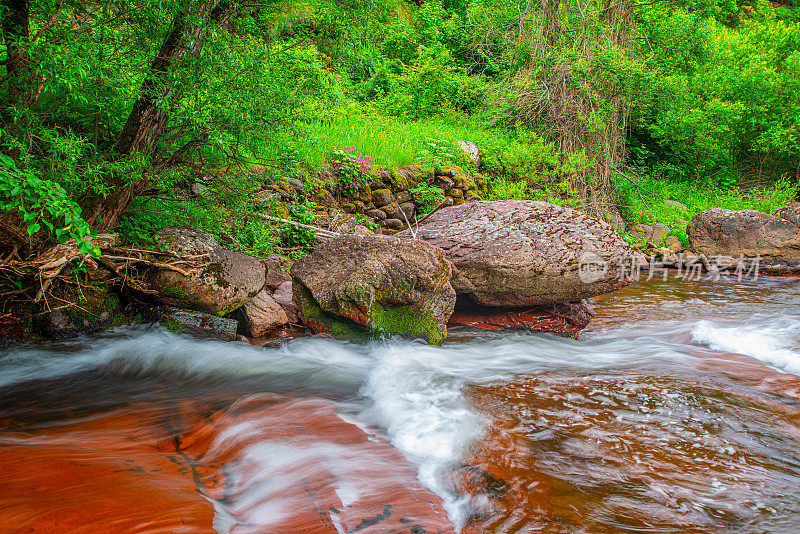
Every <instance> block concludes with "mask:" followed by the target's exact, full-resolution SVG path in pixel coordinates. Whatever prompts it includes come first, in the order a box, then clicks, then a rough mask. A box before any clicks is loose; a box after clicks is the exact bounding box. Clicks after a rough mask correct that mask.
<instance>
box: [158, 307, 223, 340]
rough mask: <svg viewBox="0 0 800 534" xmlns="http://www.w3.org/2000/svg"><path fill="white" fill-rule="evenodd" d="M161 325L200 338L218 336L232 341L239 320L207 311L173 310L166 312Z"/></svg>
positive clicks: (178, 332) (177, 332)
mask: <svg viewBox="0 0 800 534" xmlns="http://www.w3.org/2000/svg"><path fill="white" fill-rule="evenodd" d="M161 325H162V326H163V327H165V328H167V329H168V330H171V331H173V332H175V333H176V334H184V333H187V334H192V335H195V336H198V337H201V338H207V337H210V338H218V339H222V340H223V341H234V340H236V339H237V338H238V336H237V335H236V331H237V330H238V328H239V322H238V321H237V320H235V319H228V318H225V317H217V316H216V315H211V314H209V313H201V312H191V311H185V310H175V311H171V312H169V313H167V314H166V315H165V316H164V318H163V320H162V321H161Z"/></svg>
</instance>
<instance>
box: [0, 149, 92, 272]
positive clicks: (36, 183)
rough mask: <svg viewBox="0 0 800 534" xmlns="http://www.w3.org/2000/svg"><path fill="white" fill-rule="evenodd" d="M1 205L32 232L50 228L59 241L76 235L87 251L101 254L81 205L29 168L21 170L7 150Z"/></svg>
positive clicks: (0, 163)
mask: <svg viewBox="0 0 800 534" xmlns="http://www.w3.org/2000/svg"><path fill="white" fill-rule="evenodd" d="M0 209H2V210H4V211H7V212H11V213H13V214H15V215H17V216H19V218H20V219H21V220H22V223H23V224H24V225H25V227H26V229H27V231H28V233H29V234H30V235H33V234H36V233H38V232H39V231H40V230H42V229H43V228H46V229H47V230H48V231H49V232H51V233H52V235H53V236H54V237H55V238H56V239H57V240H58V242H59V243H66V242H67V241H69V240H70V239H74V240H76V241H77V243H78V250H80V251H81V252H83V253H84V254H91V255H93V256H94V257H99V256H100V249H98V248H97V247H96V246H95V245H94V243H93V242H92V241H91V239H89V238H90V237H91V236H92V232H91V231H90V229H89V225H88V224H87V223H86V221H85V220H83V217H82V216H81V208H80V207H79V206H78V205H77V204H75V203H74V202H72V201H71V200H70V199H69V198H68V197H67V193H66V191H64V189H63V188H62V187H61V186H59V185H58V184H56V183H53V182H50V181H48V180H42V179H41V178H38V177H36V176H35V175H34V174H33V173H31V172H29V171H20V170H19V169H18V168H17V166H16V163H15V162H14V160H13V159H11V158H9V157H8V156H6V155H3V154H0Z"/></svg>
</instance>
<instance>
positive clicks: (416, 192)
mask: <svg viewBox="0 0 800 534" xmlns="http://www.w3.org/2000/svg"><path fill="white" fill-rule="evenodd" d="M408 191H409V193H411V194H412V195H413V196H414V202H416V203H417V204H418V205H419V213H420V214H421V215H425V214H426V213H429V212H430V211H431V210H433V209H434V208H435V207H436V206H438V205H439V204H441V203H442V202H443V201H444V191H443V190H442V189H441V188H439V187H436V186H433V185H430V184H428V183H426V182H422V183H421V184H419V185H418V186H416V187H412V188H411V189H409V190H408Z"/></svg>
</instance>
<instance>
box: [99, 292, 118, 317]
mask: <svg viewBox="0 0 800 534" xmlns="http://www.w3.org/2000/svg"><path fill="white" fill-rule="evenodd" d="M100 306H101V308H102V309H103V311H107V312H111V313H113V312H115V311H117V310H119V309H120V306H121V302H120V300H119V296H117V294H116V293H108V294H107V295H106V297H105V298H104V299H103V302H102V303H101V304H100Z"/></svg>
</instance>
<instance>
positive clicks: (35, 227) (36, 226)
mask: <svg viewBox="0 0 800 534" xmlns="http://www.w3.org/2000/svg"><path fill="white" fill-rule="evenodd" d="M41 229H42V227H41V225H39V224H38V223H31V224H29V225H28V233H29V234H30V235H33V234H35V233H36V232H38V231H39V230H41Z"/></svg>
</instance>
